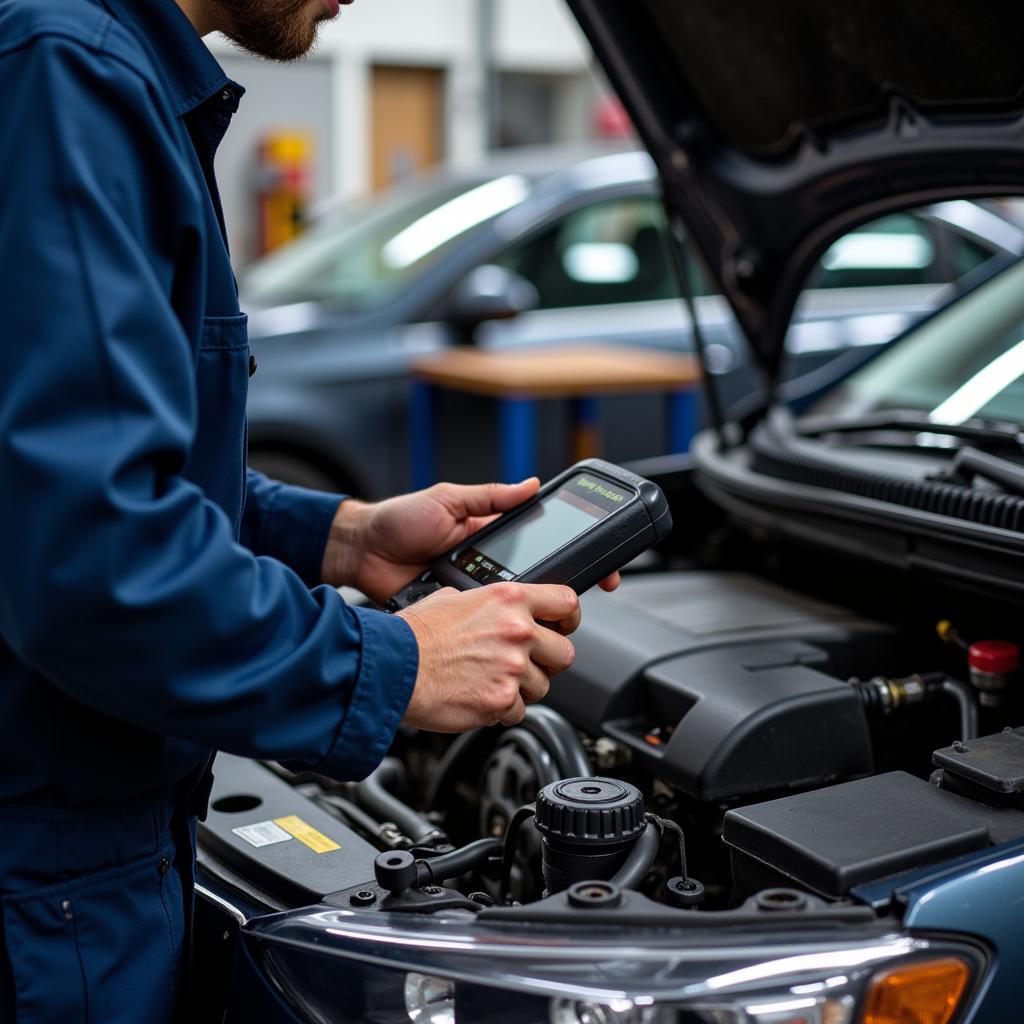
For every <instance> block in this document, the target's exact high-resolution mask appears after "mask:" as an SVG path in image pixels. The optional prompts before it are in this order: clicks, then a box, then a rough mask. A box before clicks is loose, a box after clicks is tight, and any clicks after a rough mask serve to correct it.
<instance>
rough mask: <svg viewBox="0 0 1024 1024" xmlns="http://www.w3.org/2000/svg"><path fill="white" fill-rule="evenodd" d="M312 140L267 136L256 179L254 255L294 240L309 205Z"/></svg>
mask: <svg viewBox="0 0 1024 1024" xmlns="http://www.w3.org/2000/svg"><path fill="white" fill-rule="evenodd" d="M312 152H313V140H312V139H311V138H310V137H309V135H307V134H305V133H303V132H293V131H281V132H273V133H271V134H269V135H266V136H265V137H264V138H263V140H262V141H261V143H260V146H259V161H258V167H257V175H256V188H255V193H256V210H257V218H256V224H257V231H256V254H257V255H262V254H263V253H265V252H269V251H270V250H271V249H275V248H277V246H279V245H282V244H283V243H285V242H288V241H290V240H291V239H293V238H295V237H296V236H297V235H298V234H299V233H300V232H301V231H302V229H303V227H304V225H305V217H306V210H307V208H308V205H309V192H310V178H311V157H312Z"/></svg>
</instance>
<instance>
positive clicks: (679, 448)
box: [409, 345, 701, 489]
mask: <svg viewBox="0 0 1024 1024" xmlns="http://www.w3.org/2000/svg"><path fill="white" fill-rule="evenodd" d="M412 373H413V379H412V399H411V402H412V406H411V409H410V417H409V419H410V434H411V436H410V456H411V466H412V477H413V479H412V483H413V487H414V488H417V489H418V488H421V487H427V486H429V485H430V484H432V483H434V482H435V481H436V479H437V468H436V467H437V451H436V440H435V437H436V431H435V422H434V420H435V405H436V401H435V399H436V392H437V391H438V390H439V389H446V390H449V391H461V392H465V393H469V394H473V395H484V396H487V397H490V398H494V399H495V400H497V402H498V409H499V444H500V449H501V459H500V474H501V479H503V480H506V481H517V480H523V479H525V478H526V477H528V476H532V475H534V473H535V472H536V466H537V406H538V403H539V402H541V401H551V400H562V401H570V402H571V403H572V420H573V429H574V437H575V452H574V454H575V457H576V459H580V458H586V457H589V456H593V455H600V454H601V452H600V399H601V398H602V397H607V396H610V395H628V394H660V395H663V396H664V400H665V402H666V405H667V409H666V413H667V422H668V448H669V450H670V451H672V452H683V451H686V450H687V449H688V448H689V446H690V440H691V439H692V437H693V434H694V431H695V430H696V425H697V422H696V421H697V396H696V389H697V386H698V384H699V382H700V379H701V368H700V363H699V362H698V360H697V359H695V358H694V357H693V356H689V355H679V354H676V353H672V352H666V351H663V350H661V349H651V348H641V347H639V346H628V345H571V346H562V347H559V348H548V347H544V348H539V347H530V348H522V349H514V350H494V349H478V348H453V349H448V350H446V351H444V352H438V353H434V354H432V355H429V356H425V357H423V358H422V359H419V360H417V361H416V362H415V363H414V365H413V367H412Z"/></svg>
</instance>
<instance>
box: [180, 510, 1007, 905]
mask: <svg viewBox="0 0 1024 1024" xmlns="http://www.w3.org/2000/svg"><path fill="white" fill-rule="evenodd" d="M691 497H692V496H691ZM679 521H682V522H686V518H685V516H681V515H679V514H678V513H677V522H679ZM692 522H693V523H694V528H693V529H692V530H691V531H690V533H689V536H688V537H686V539H685V540H684V541H682V542H680V541H678V540H677V541H675V542H674V543H675V547H674V548H672V549H670V550H668V549H667V550H664V551H662V552H661V553H660V558H661V561H660V562H659V563H658V564H657V565H653V566H652V565H648V568H647V570H646V571H641V570H638V571H635V572H633V573H630V574H628V575H627V577H626V579H625V581H624V583H623V585H622V586H621V588H620V589H619V590H618V591H617V592H616V593H614V594H605V593H601V592H596V591H595V592H591V593H590V594H588V595H586V596H585V597H584V598H583V625H582V626H581V628H580V630H579V632H578V633H577V634H576V636H575V638H574V639H575V643H576V649H577V660H576V663H575V664H574V665H573V667H572V668H571V669H570V670H569V671H567V672H566V673H564V674H563V675H561V676H559V677H557V678H556V679H554V680H553V682H552V688H551V692H550V694H549V696H548V698H547V700H546V701H545V702H544V704H543V705H535V706H532V707H530V708H529V709H528V712H527V716H526V718H525V719H524V721H523V722H522V723H521V724H519V725H517V726H515V727H512V728H505V727H501V726H496V727H493V728H490V729H483V730H478V731H476V732H473V733H469V734H466V735H464V736H461V737H458V738H451V737H440V736H432V735H427V734H421V733H417V732H415V731H413V730H409V731H403V732H402V733H401V734H400V736H399V738H398V740H397V741H396V744H395V746H394V748H393V749H392V751H391V753H390V754H389V756H388V757H387V758H386V759H385V760H384V762H383V763H382V764H381V766H380V767H379V768H378V769H377V770H376V771H375V772H374V773H373V774H372V775H371V776H370V777H369V778H367V779H366V780H363V781H361V782H356V783H338V782H334V781H331V780H329V779H326V778H324V777H322V776H318V775H317V774H315V773H311V772H308V771H307V772H292V771H289V770H288V769H287V768H285V767H283V766H281V765H261V764H256V763H254V762H250V761H246V760H243V759H241V758H234V757H227V756H224V755H221V756H220V757H219V758H218V761H217V766H216V769H215V773H216V783H215V788H214V792H213V795H212V803H211V810H210V814H209V817H208V819H207V821H206V822H205V823H204V825H203V826H202V832H201V837H202V843H201V853H200V861H201V863H203V862H204V859H205V862H206V865H207V867H209V864H210V861H211V858H212V859H214V860H216V862H217V864H218V865H219V870H220V871H221V873H222V874H223V873H224V872H228V873H230V874H231V877H232V878H233V879H234V880H235V882H236V884H238V885H243V884H244V885H247V886H248V887H249V888H250V890H251V891H252V892H253V893H255V894H257V895H258V896H259V898H260V899H261V900H262V901H263V902H264V903H265V904H266V905H268V906H270V907H273V908H277V909H281V908H285V907H289V906H299V905H306V904H309V903H314V902H319V903H327V904H329V905H334V906H341V907H349V908H356V909H362V910H386V911H398V912H409V913H440V912H451V913H459V914H475V915H476V914H483V915H487V916H488V917H491V918H496V917H500V918H507V919H514V920H525V921H540V920H559V919H561V918H562V917H564V916H566V915H577V914H579V913H581V912H583V911H584V910H586V911H588V912H590V911H595V912H598V911H599V912H602V913H604V914H609V915H613V916H615V915H617V916H618V918H619V919H621V920H622V921H623V922H628V921H629V920H641V919H642V920H645V921H651V920H656V919H660V918H661V917H666V918H667V919H669V920H672V921H682V920H684V919H689V918H690V917H693V916H694V915H696V918H699V919H700V920H701V921H703V922H705V923H707V922H709V921H711V920H714V919H718V920H720V921H722V922H728V921H737V920H745V919H747V918H749V917H750V915H763V914H766V913H775V912H778V911H780V910H782V911H786V910H788V911H792V912H797V911H799V912H801V913H804V914H813V915H838V916H839V917H843V916H844V915H845V916H851V915H852V916H853V917H857V916H858V915H863V914H864V913H870V911H869V910H868V905H869V904H870V903H871V899H870V895H871V893H872V892H873V890H872V886H876V885H878V884H881V883H884V882H885V880H887V879H890V878H892V877H893V876H897V875H899V874H900V873H903V872H907V871H910V870H912V869H916V868H920V867H923V866H927V865H929V864H936V863H939V862H942V861H944V860H948V859H950V858H953V857H955V856H958V855H960V854H964V853H968V852H972V851H975V850H978V849H982V848H984V847H987V846H990V845H994V844H997V843H1000V842H1004V841H1006V840H1009V839H1012V838H1015V837H1020V836H1024V768H1021V765H1024V729H1016V728H1014V727H1015V726H1016V725H1017V724H1019V722H1020V720H1021V719H1020V716H1019V711H1020V703H1021V702H1020V699H1019V696H1018V693H1017V688H1018V686H1019V683H1018V679H1017V675H1018V671H1019V669H1018V661H1019V651H1018V649H1017V647H1016V646H1015V644H1014V643H1013V641H1014V638H1015V634H1014V632H1013V630H1014V622H1015V616H1014V611H1013V606H1012V602H1010V601H1009V600H1004V599H1003V598H1001V597H1000V596H999V595H998V594H997V593H992V592H990V591H989V590H988V589H986V588H985V587H984V585H979V586H978V587H976V588H973V589H967V588H964V587H958V588H953V587H952V586H950V585H948V584H945V583H942V582H940V581H930V582H924V583H923V582H922V579H921V577H920V576H913V577H911V576H909V575H898V574H896V573H891V574H886V573H885V572H884V571H882V570H879V569H878V568H877V567H875V566H872V565H867V564H866V563H864V562H863V561H861V560H858V559H856V557H850V556H848V555H847V556H837V555H834V554H824V553H819V552H815V551H814V550H813V549H811V548H801V547H799V546H796V545H793V546H788V545H786V544H783V543H781V542H778V541H771V540H770V538H766V537H763V536H760V537H757V536H754V537H752V536H751V535H750V534H749V533H746V534H745V533H743V532H741V531H740V530H739V528H737V527H735V526H730V525H729V524H723V523H722V522H721V520H720V517H716V516H715V515H714V514H713V513H711V512H708V510H706V509H705V510H704V513H703V514H701V513H700V510H699V509H697V510H696V511H695V513H694V516H693V519H692ZM701 523H703V524H704V526H703V527H699V524H701ZM698 527H699V528H698ZM678 532H679V531H677V533H678ZM292 819H295V820H298V821H299V822H300V824H301V825H303V826H304V827H305V828H307V829H308V830H309V832H310V833H311V834H314V835H316V836H320V839H321V840H324V841H326V842H327V843H329V844H330V847H331V848H332V849H333V850H334V851H337V855H336V856H331V857H324V856H320V855H318V852H317V850H316V845H317V842H319V840H312V841H310V842H306V841H302V842H298V843H296V842H290V843H289V842H280V843H278V842H274V841H271V840H270V839H267V841H265V842H264V841H263V838H266V837H267V836H269V835H270V833H269V831H268V830H267V828H266V826H270V825H273V823H274V822H281V821H285V820H288V821H291V820H292ZM261 828H263V830H264V831H263V833H261V832H260V829H261ZM289 834H290V835H294V836H296V837H298V838H299V839H300V840H301V839H302V836H300V835H299V833H298V832H297V831H296V830H295V828H293V827H289ZM261 836H262V837H263V838H261ZM320 852H321V853H322V852H323V851H322V850H321V851H320ZM688 916H689V917H688ZM596 919H597V918H595V920H596Z"/></svg>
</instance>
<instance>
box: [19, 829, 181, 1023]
mask: <svg viewBox="0 0 1024 1024" xmlns="http://www.w3.org/2000/svg"><path fill="white" fill-rule="evenodd" d="M173 860H174V847H173V844H166V845H165V846H164V847H163V848H162V849H161V850H160V852H159V853H157V854H152V855H149V856H146V857H143V858H140V859H138V860H135V861H132V862H131V863H129V864H126V865H123V866H120V867H116V868H110V869H107V870H104V871H99V872H93V873H87V874H84V875H81V876H79V877H77V878H73V879H70V880H68V881H65V882H60V883H56V884H54V885H51V886H47V887H46V888H43V889H37V890H35V891H32V892H25V893H16V894H11V895H7V896H5V897H3V923H4V939H5V946H6V950H5V952H6V955H7V957H8V960H9V966H10V977H11V980H12V983H13V988H14V1006H15V1020H16V1021H17V1024H100V1022H102V1024H166V1022H167V1021H169V1020H170V1019H171V1018H172V1016H173V1012H174V1004H175V1000H176V998H177V991H178V980H179V977H180V972H181V949H182V933H183V927H184V909H183V903H182V892H181V882H180V878H179V876H178V872H177V871H176V870H175V869H174V867H173Z"/></svg>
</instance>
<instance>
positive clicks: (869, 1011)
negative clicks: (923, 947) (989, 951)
mask: <svg viewBox="0 0 1024 1024" xmlns="http://www.w3.org/2000/svg"><path fill="white" fill-rule="evenodd" d="M970 974H971V972H970V970H969V969H968V967H967V964H965V963H964V962H963V960H957V959H956V958H954V957H947V958H945V959H943V960H919V961H918V962H917V963H912V964H906V965H905V966H903V967H895V968H893V969H892V970H889V971H884V972H883V973H882V974H879V975H877V976H876V977H875V978H874V979H873V980H872V982H871V987H870V988H869V989H868V995H867V1000H866V1001H865V1003H864V1012H863V1015H862V1017H861V1020H862V1021H863V1024H949V1022H950V1021H951V1020H952V1019H953V1014H954V1013H956V1011H957V1007H958V1005H959V1003H960V998H961V996H963V994H964V990H965V989H966V988H967V981H968V979H969V978H970Z"/></svg>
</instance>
